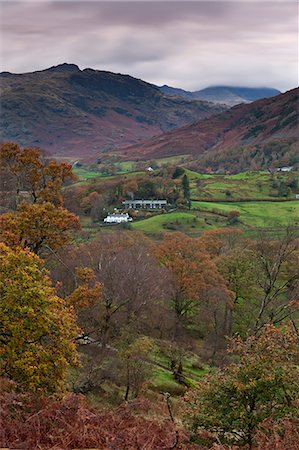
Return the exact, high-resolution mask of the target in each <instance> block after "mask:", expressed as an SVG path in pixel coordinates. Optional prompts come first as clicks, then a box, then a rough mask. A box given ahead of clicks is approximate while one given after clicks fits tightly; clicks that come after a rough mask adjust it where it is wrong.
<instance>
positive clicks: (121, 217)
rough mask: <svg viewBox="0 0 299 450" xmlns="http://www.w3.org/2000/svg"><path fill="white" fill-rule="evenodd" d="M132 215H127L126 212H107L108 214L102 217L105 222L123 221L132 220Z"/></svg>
mask: <svg viewBox="0 0 299 450" xmlns="http://www.w3.org/2000/svg"><path fill="white" fill-rule="evenodd" d="M132 220H133V219H132V217H130V216H129V214H128V213H113V214H108V216H107V217H106V218H105V219H104V222H105V223H123V222H132Z"/></svg>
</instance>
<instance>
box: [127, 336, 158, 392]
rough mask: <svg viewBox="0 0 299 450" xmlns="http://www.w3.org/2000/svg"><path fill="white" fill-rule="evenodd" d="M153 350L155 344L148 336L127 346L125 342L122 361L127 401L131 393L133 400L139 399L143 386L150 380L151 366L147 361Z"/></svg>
mask: <svg viewBox="0 0 299 450" xmlns="http://www.w3.org/2000/svg"><path fill="white" fill-rule="evenodd" d="M124 341H126V339H124ZM127 341H128V339H127ZM153 350H154V343H153V341H152V340H151V339H150V338H148V337H146V336H142V337H139V338H137V339H135V340H134V341H133V342H125V345H124V342H123V349H122V351H121V352H120V359H121V360H122V363H123V365H124V378H125V385H126V392H125V400H128V399H129V395H130V392H131V391H132V396H133V398H134V397H137V395H138V393H139V390H140V388H141V386H142V384H143V383H144V381H145V380H146V379H148V378H149V374H150V372H151V366H150V365H149V363H148V361H147V359H148V357H149V355H150V353H152V352H153Z"/></svg>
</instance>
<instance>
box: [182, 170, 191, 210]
mask: <svg viewBox="0 0 299 450" xmlns="http://www.w3.org/2000/svg"><path fill="white" fill-rule="evenodd" d="M182 186H183V194H184V199H185V201H186V203H187V205H188V207H189V209H190V207H191V203H190V184H189V178H188V176H187V175H186V174H185V175H184V176H183V178H182Z"/></svg>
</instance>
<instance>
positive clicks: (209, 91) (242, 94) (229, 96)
mask: <svg viewBox="0 0 299 450" xmlns="http://www.w3.org/2000/svg"><path fill="white" fill-rule="evenodd" d="M159 89H160V90H161V92H164V93H165V94H168V95H175V96H178V97H182V98H186V99H189V100H205V101H208V102H213V103H220V104H226V105H228V106H234V105H238V104H240V103H250V102H253V101H255V100H259V99H262V98H270V97H274V96H275V95H278V94H280V91H278V90H277V89H272V88H248V87H234V86H211V87H208V88H206V89H202V90H200V91H194V92H190V91H184V90H183V89H177V88H173V87H170V86H167V85H164V86H160V87H159Z"/></svg>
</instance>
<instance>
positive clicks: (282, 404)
mask: <svg viewBox="0 0 299 450" xmlns="http://www.w3.org/2000/svg"><path fill="white" fill-rule="evenodd" d="M230 352H233V353H234V354H235V355H238V356H239V361H238V362H236V363H233V364H230V365H229V366H228V367H226V368H225V369H224V370H218V371H217V372H216V373H213V374H211V375H209V376H208V377H206V378H205V379H204V380H203V381H202V382H201V383H200V385H199V387H198V389H197V390H195V391H193V392H192V393H190V394H189V395H187V397H186V402H187V408H186V411H185V414H186V415H185V418H186V422H187V423H188V425H189V427H190V428H191V429H192V430H193V432H194V433H195V434H200V431H201V430H207V431H211V432H213V433H214V435H215V434H216V435H217V437H218V440H221V441H222V442H223V443H225V442H227V441H230V442H232V443H235V444H237V445H244V444H245V445H248V446H249V448H250V449H251V448H252V446H253V441H254V434H255V431H256V428H257V426H258V425H259V424H260V423H261V422H263V421H264V420H265V419H267V418H271V419H272V420H274V421H275V420H278V419H279V418H281V417H286V416H288V415H289V414H292V412H294V411H295V410H296V405H295V400H296V397H297V393H298V388H299V382H298V369H297V367H296V361H297V359H298V336H297V335H296V333H295V332H294V330H293V329H292V328H288V329H277V328H275V327H274V326H273V325H272V324H269V325H267V326H266V327H265V328H264V330H263V333H262V334H261V335H260V336H259V337H258V338H256V337H251V338H249V339H248V340H247V341H245V342H243V341H242V340H241V339H240V338H236V339H233V340H231V342H230Z"/></svg>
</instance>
